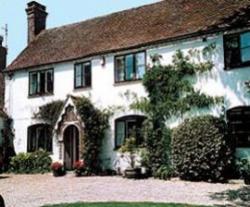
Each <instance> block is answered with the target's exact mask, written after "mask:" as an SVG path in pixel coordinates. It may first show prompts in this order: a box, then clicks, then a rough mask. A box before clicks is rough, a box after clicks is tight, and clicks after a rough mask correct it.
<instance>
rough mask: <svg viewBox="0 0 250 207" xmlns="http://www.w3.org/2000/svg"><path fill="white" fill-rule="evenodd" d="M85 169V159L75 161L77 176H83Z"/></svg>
mask: <svg viewBox="0 0 250 207" xmlns="http://www.w3.org/2000/svg"><path fill="white" fill-rule="evenodd" d="M85 170H86V168H85V163H84V161H83V160H79V161H76V162H75V163H74V171H75V175H76V176H82V175H83V173H84V172H85Z"/></svg>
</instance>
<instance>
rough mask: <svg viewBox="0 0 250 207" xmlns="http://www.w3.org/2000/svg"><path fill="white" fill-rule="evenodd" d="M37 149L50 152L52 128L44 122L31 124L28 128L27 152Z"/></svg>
mask: <svg viewBox="0 0 250 207" xmlns="http://www.w3.org/2000/svg"><path fill="white" fill-rule="evenodd" d="M39 149H43V150H46V151H47V152H52V128H51V126H49V125H46V124H38V125H33V126H30V127H29V128H28V147H27V151H28V152H34V151H37V150H39Z"/></svg>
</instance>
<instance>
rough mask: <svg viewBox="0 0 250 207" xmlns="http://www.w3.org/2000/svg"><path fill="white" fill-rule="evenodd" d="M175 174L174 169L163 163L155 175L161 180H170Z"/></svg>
mask: <svg viewBox="0 0 250 207" xmlns="http://www.w3.org/2000/svg"><path fill="white" fill-rule="evenodd" d="M172 175H173V169H172V168H171V167H170V166H168V165H166V166H164V165H162V166H161V167H160V168H159V169H158V170H157V171H156V173H155V177H156V178H159V179H161V180H169V179H170V178H171V177H172Z"/></svg>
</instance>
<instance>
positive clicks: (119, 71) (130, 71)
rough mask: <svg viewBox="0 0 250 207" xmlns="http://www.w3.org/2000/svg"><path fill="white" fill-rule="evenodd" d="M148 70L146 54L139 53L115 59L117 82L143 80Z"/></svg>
mask: <svg viewBox="0 0 250 207" xmlns="http://www.w3.org/2000/svg"><path fill="white" fill-rule="evenodd" d="M145 70H146V54H145V52H138V53H133V54H127V55H122V56H117V57H115V82H116V83H118V82H124V81H133V80H141V79H142V78H143V75H144V74H145Z"/></svg>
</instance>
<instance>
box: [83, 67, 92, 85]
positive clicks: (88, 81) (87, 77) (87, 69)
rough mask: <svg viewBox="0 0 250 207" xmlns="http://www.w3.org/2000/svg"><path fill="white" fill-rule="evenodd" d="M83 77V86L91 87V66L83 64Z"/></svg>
mask: <svg viewBox="0 0 250 207" xmlns="http://www.w3.org/2000/svg"><path fill="white" fill-rule="evenodd" d="M83 67H84V77H83V83H84V84H83V86H91V64H90V63H85V64H84V66H83Z"/></svg>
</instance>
